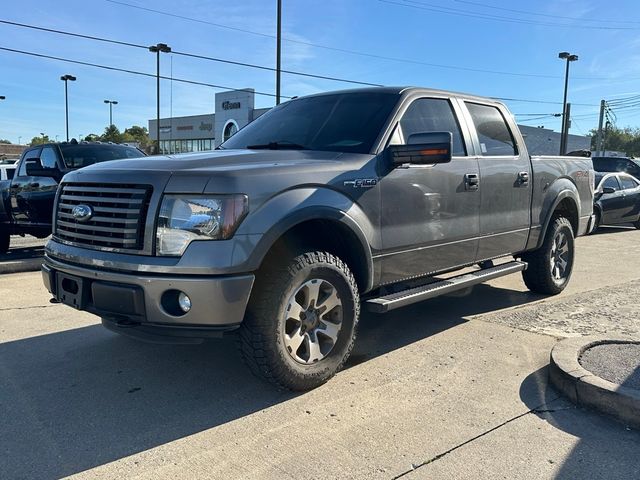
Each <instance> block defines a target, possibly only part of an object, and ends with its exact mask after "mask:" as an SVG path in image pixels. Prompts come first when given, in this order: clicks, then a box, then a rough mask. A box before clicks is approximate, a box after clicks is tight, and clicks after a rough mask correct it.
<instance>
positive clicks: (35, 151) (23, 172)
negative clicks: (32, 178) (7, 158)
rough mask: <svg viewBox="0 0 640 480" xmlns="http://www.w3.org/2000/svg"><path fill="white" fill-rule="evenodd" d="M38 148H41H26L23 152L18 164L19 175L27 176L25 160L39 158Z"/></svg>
mask: <svg viewBox="0 0 640 480" xmlns="http://www.w3.org/2000/svg"><path fill="white" fill-rule="evenodd" d="M40 150H42V149H41V148H34V149H33V150H28V151H26V152H25V153H24V156H23V157H22V163H21V164H20V170H18V176H19V177H26V176H27V162H26V160H27V159H28V158H40Z"/></svg>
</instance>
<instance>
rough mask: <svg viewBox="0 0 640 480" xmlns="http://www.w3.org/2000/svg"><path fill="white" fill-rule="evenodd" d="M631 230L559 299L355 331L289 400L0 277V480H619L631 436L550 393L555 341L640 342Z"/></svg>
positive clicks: (484, 297) (498, 293)
mask: <svg viewBox="0 0 640 480" xmlns="http://www.w3.org/2000/svg"><path fill="white" fill-rule="evenodd" d="M639 240H640V231H636V230H632V229H622V228H615V229H613V228H608V229H603V230H602V232H601V233H598V234H596V235H593V236H590V237H584V238H580V239H578V241H577V259H576V267H575V270H574V276H573V278H572V281H571V285H570V286H569V288H567V290H566V291H565V292H564V293H563V294H561V295H560V296H557V297H553V298H544V297H541V296H537V295H533V294H530V293H528V292H527V291H526V289H525V287H524V284H523V283H522V281H521V279H520V276H511V277H506V278H502V279H498V280H496V281H493V282H491V283H489V284H486V285H480V286H477V287H475V288H474V289H473V290H472V291H471V292H469V293H468V294H467V295H465V296H456V297H453V296H452V297H442V298H438V299H434V300H430V301H427V302H424V303H422V304H419V305H415V306H412V307H408V308H405V309H401V310H397V311H394V312H392V313H390V314H387V315H384V316H377V315H371V314H365V315H364V316H363V318H362V320H361V329H360V334H359V338H358V341H357V347H356V350H355V352H354V354H353V356H352V359H351V361H350V362H349V365H348V368H346V369H345V370H344V371H342V372H341V373H340V374H338V375H337V377H336V378H334V379H333V380H332V381H330V382H329V383H328V384H327V385H325V386H323V387H320V388H318V389H316V390H314V391H311V392H307V393H302V394H292V393H288V392H282V391H278V390H275V389H274V388H273V387H271V386H270V385H267V384H264V383H262V382H261V381H260V380H258V379H255V378H254V377H253V376H251V374H250V373H248V371H247V370H246V369H245V368H244V367H243V365H242V364H241V360H240V357H239V355H238V354H237V353H236V350H235V345H234V343H233V341H229V340H220V341H213V342H210V343H207V344H203V345H196V346H168V345H152V344H143V343H137V342H135V341H133V340H129V339H126V338H123V337H119V336H117V335H115V334H112V333H110V332H108V331H106V330H105V329H103V328H102V327H101V326H100V325H99V322H98V321H97V319H96V318H94V317H92V316H91V315H89V314H86V313H82V312H76V311H73V310H71V309H70V308H68V307H64V306H62V305H52V304H50V303H49V301H48V295H47V293H46V292H45V291H44V289H43V287H42V285H41V280H40V275H39V273H37V272H32V273H16V274H9V275H2V276H0V295H2V298H3V306H2V307H1V308H0V385H2V388H1V389H0V412H2V414H1V415H0V478H58V477H64V476H71V475H74V476H75V477H77V478H92V479H93V478H130V477H136V478H154V479H157V478H185V477H189V478H224V479H227V478H278V479H282V478H294V479H297V478H318V479H330V478H367V479H393V478H412V479H413V478H415V479H422V478H510V479H512V478H522V479H532V478H561V479H575V478H591V479H598V478H602V479H605V478H607V479H609V478H629V479H632V478H633V479H637V478H638V472H639V471H640V459H639V458H638V452H639V451H640V432H638V431H636V430H633V429H630V428H628V427H626V426H625V425H624V424H621V423H618V422H616V421H614V420H612V419H610V418H608V417H606V416H603V415H601V414H598V413H594V412H591V411H587V410H584V409H581V408H577V407H575V406H574V405H573V404H571V403H569V402H568V401H566V400H564V399H563V398H562V397H561V396H560V394H558V393H557V392H555V391H554V390H553V389H552V388H551V387H549V386H548V385H547V372H546V366H547V365H548V362H549V352H550V350H551V348H552V347H553V345H554V344H555V343H556V342H557V340H558V339H559V338H563V337H567V336H577V335H586V334H595V333H612V334H614V333H622V334H625V335H635V336H638V335H640V322H639V321H638V318H639V314H640V305H639V304H638V302H637V297H638V294H639V293H640V258H639V257H638V255H637V248H638V247H637V245H638V241H639Z"/></svg>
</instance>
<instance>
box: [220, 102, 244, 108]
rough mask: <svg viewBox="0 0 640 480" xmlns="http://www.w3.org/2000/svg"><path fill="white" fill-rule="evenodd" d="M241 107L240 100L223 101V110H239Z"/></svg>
mask: <svg viewBox="0 0 640 480" xmlns="http://www.w3.org/2000/svg"><path fill="white" fill-rule="evenodd" d="M238 108H240V102H228V101H227V102H222V109H223V110H237V109H238Z"/></svg>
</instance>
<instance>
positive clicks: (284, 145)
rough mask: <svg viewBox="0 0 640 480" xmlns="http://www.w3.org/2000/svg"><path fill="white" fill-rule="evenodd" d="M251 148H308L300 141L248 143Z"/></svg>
mask: <svg viewBox="0 0 640 480" xmlns="http://www.w3.org/2000/svg"><path fill="white" fill-rule="evenodd" d="M247 148H248V149H249V150H284V149H290V150H308V149H307V147H305V146H304V145H300V144H298V143H293V142H287V141H286V140H285V141H279V142H269V143H263V144H258V145H247Z"/></svg>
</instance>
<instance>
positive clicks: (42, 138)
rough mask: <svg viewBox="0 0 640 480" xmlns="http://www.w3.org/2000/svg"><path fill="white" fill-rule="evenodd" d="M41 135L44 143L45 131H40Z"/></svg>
mask: <svg viewBox="0 0 640 480" xmlns="http://www.w3.org/2000/svg"><path fill="white" fill-rule="evenodd" d="M40 135H42V143H44V133H43V132H40Z"/></svg>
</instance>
